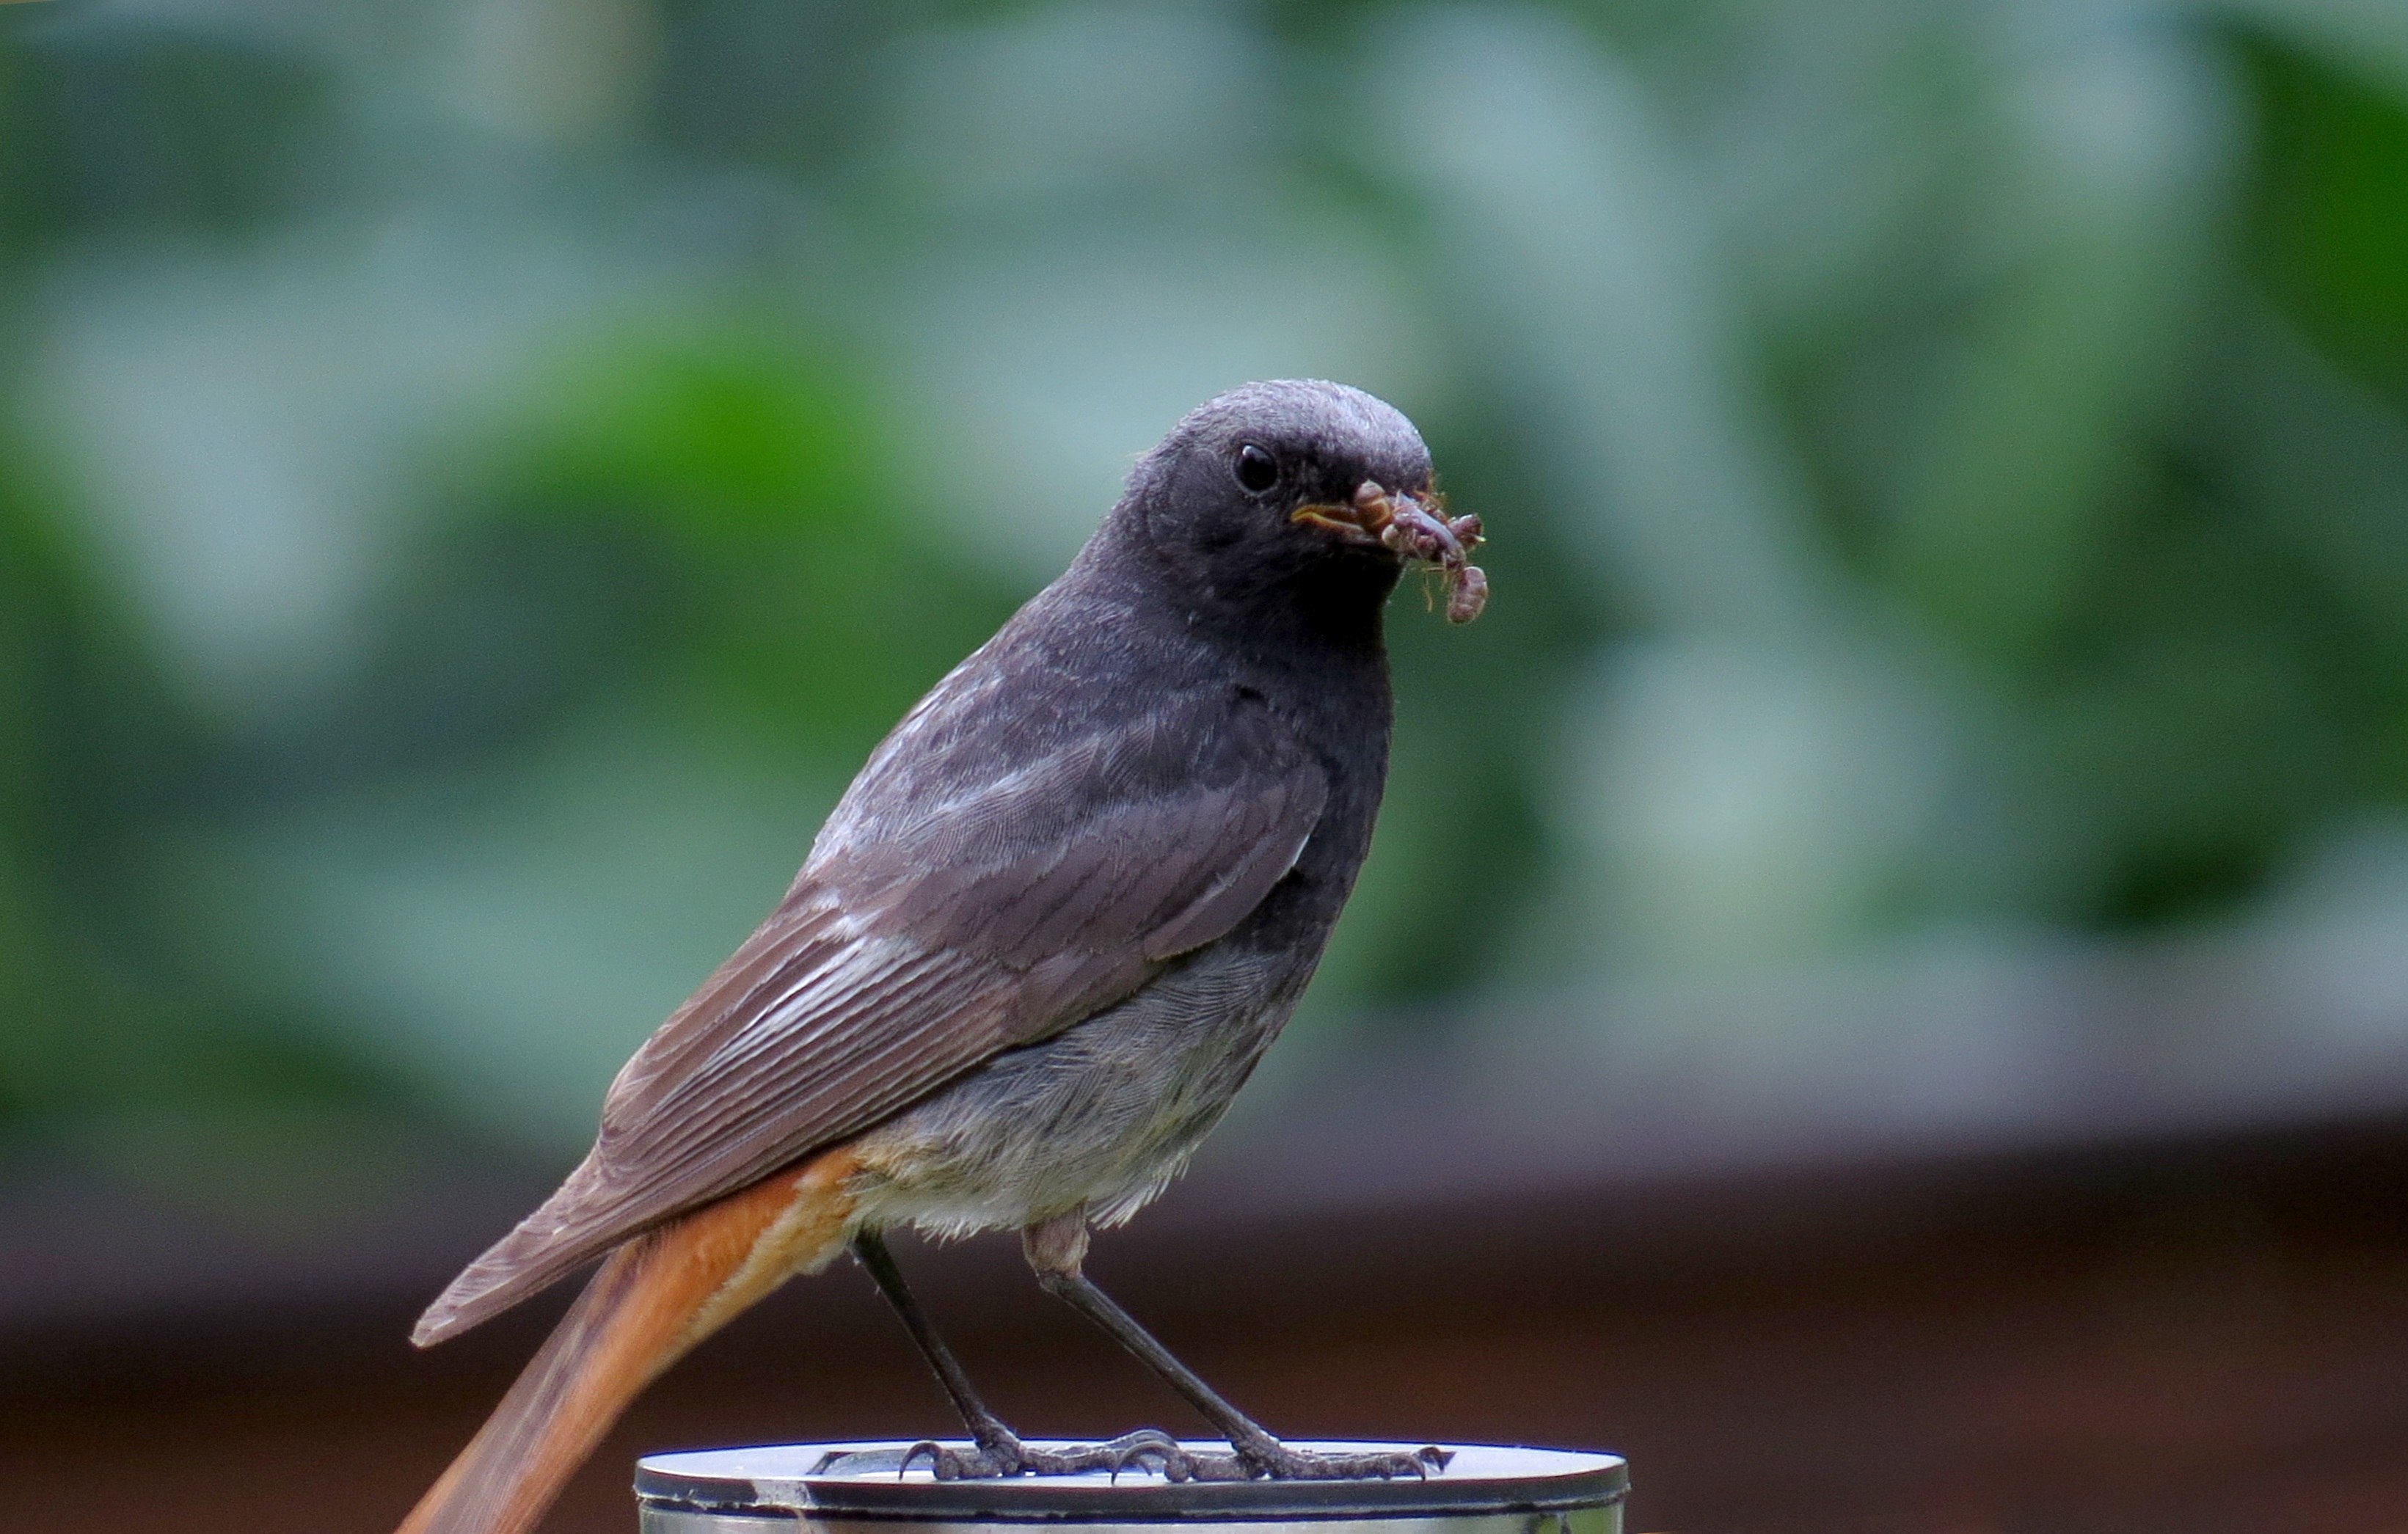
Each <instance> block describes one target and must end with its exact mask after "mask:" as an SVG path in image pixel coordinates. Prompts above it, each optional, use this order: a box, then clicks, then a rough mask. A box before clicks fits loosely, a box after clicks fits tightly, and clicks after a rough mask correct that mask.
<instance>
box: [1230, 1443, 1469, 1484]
mask: <svg viewBox="0 0 2408 1534" xmlns="http://www.w3.org/2000/svg"><path fill="white" fill-rule="evenodd" d="M1230 1451H1231V1452H1230V1454H1229V1455H1228V1456H1227V1457H1228V1458H1229V1459H1230V1460H1232V1461H1234V1462H1235V1463H1236V1464H1238V1465H1239V1466H1240V1467H1242V1468H1243V1471H1244V1474H1243V1476H1242V1477H1234V1478H1225V1477H1217V1476H1211V1475H1199V1476H1198V1477H1197V1479H1198V1480H1217V1479H1258V1480H1264V1481H1389V1480H1397V1479H1401V1478H1403V1477H1405V1476H1412V1477H1413V1478H1414V1479H1416V1480H1427V1479H1428V1478H1429V1477H1430V1476H1432V1475H1435V1474H1437V1473H1438V1472H1440V1471H1441V1470H1443V1469H1446V1466H1447V1461H1449V1460H1451V1459H1453V1458H1454V1457H1455V1455H1452V1454H1450V1453H1449V1452H1447V1451H1446V1450H1444V1449H1441V1448H1440V1447H1439V1446H1438V1445H1436V1444H1434V1443H1433V1444H1429V1445H1427V1446H1426V1447H1424V1448H1419V1449H1412V1450H1403V1449H1393V1450H1389V1449H1383V1450H1380V1451H1378V1452H1375V1453H1371V1454H1352V1455H1346V1454H1326V1453H1323V1452H1321V1451H1319V1450H1313V1449H1291V1448H1289V1447H1288V1446H1287V1445H1286V1444H1284V1443H1282V1442H1281V1441H1279V1440H1277V1439H1275V1438H1272V1437H1271V1436H1270V1435H1269V1434H1268V1433H1266V1434H1264V1435H1263V1436H1262V1437H1261V1438H1259V1439H1255V1438H1251V1437H1250V1438H1246V1439H1243V1440H1240V1441H1237V1442H1235V1443H1233V1444H1231V1446H1230ZM1213 1457H1215V1458H1218V1457H1220V1456H1218V1455H1215V1456H1213Z"/></svg>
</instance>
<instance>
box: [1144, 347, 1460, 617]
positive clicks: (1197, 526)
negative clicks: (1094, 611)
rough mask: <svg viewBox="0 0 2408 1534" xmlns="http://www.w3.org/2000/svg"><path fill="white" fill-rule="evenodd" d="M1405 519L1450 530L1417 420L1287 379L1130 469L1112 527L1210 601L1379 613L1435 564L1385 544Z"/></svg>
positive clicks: (1168, 440)
mask: <svg viewBox="0 0 2408 1534" xmlns="http://www.w3.org/2000/svg"><path fill="white" fill-rule="evenodd" d="M1407 515H1412V516H1418V517H1419V519H1420V520H1421V521H1422V522H1427V521H1429V520H1431V518H1432V517H1433V516H1437V518H1438V522H1439V524H1440V525H1441V529H1442V528H1443V527H1444V525H1445V524H1444V522H1443V518H1442V516H1441V515H1438V512H1437V502H1436V498H1435V497H1434V496H1433V495H1431V493H1430V459H1429V450H1428V449H1427V448H1426V447H1424V446H1423V445H1422V438H1421V434H1420V433H1419V432H1417V431H1415V430H1414V429H1413V423H1412V422H1410V421H1408V420H1406V419H1405V418H1404V416H1403V415H1402V414H1400V413H1399V412H1398V410H1397V409H1395V408H1394V407H1393V406H1390V405H1387V404H1384V403H1383V402H1382V401H1380V400H1377V399H1374V398H1372V397H1371V396H1370V395H1369V394H1365V393H1364V392H1363V391H1362V390H1360V389H1351V388H1348V387H1347V386H1346V385H1345V384H1342V383H1327V382H1324V381H1322V380H1317V379H1283V380H1277V381H1274V382H1269V383H1249V384H1247V385H1245V386H1244V387H1243V388H1240V389H1232V390H1230V391H1229V392H1228V393H1227V394H1222V395H1219V396H1218V397H1216V398H1214V399H1211V400H1208V401H1206V402H1205V403H1204V404H1202V405H1200V406H1198V407H1197V409H1194V410H1192V411H1190V412H1189V413H1188V415H1187V417H1186V419H1184V420H1183V421H1181V422H1180V423H1179V424H1178V425H1176V426H1174V427H1172V428H1171V431H1170V435H1169V436H1168V437H1164V438H1163V439H1162V443H1161V445H1160V446H1159V447H1156V448H1155V449H1154V451H1153V452H1149V453H1147V454H1146V455H1145V457H1144V458H1143V459H1141V460H1140V462H1139V464H1138V466H1137V467H1136V469H1135V470H1134V471H1132V472H1131V474H1130V475H1129V485H1128V494H1127V495H1125V496H1124V497H1123V498H1122V500H1121V503H1120V505H1119V506H1117V507H1115V508H1114V509H1113V511H1112V516H1111V521H1110V522H1109V523H1107V528H1108V530H1109V531H1110V532H1111V533H1113V534H1117V535H1119V537H1121V538H1130V537H1134V538H1138V539H1140V540H1141V541H1142V542H1143V543H1144V544H1145V545H1146V546H1148V547H1149V548H1150V549H1151V550H1152V551H1153V552H1154V554H1155V555H1156V556H1157V557H1159V558H1161V559H1163V560H1164V561H1165V562H1166V563H1168V565H1169V566H1171V567H1172V568H1173V569H1174V570H1175V571H1176V572H1177V575H1178V577H1179V579H1180V580H1181V581H1182V582H1183V584H1185V585H1187V586H1188V588H1189V589H1190V590H1193V591H1195V592H1197V594H1198V595H1200V596H1203V597H1205V598H1206V599H1208V600H1213V599H1217V600H1220V601H1236V602H1244V603H1254V602H1258V601H1262V600H1281V601H1288V600H1296V599H1302V600H1305V601H1307V602H1310V603H1312V604H1313V605H1315V606H1325V605H1327V604H1330V603H1345V604H1349V605H1361V604H1365V603H1368V604H1369V606H1371V607H1376V606H1377V605H1378V603H1379V602H1380V601H1381V600H1382V599H1383V598H1384V597H1385V596H1386V595H1387V593H1388V591H1389V589H1390V588H1391V587H1393V586H1394V585H1395V583H1396V580H1397V576H1398V572H1399V571H1400V570H1401V568H1402V567H1403V566H1404V563H1405V562H1406V560H1407V559H1409V558H1424V559H1428V558H1432V557H1433V556H1432V555H1431V553H1430V552H1428V551H1427V550H1426V549H1425V548H1423V547H1422V546H1420V545H1418V544H1415V543H1413V542H1412V541H1410V540H1407V539H1402V538H1398V537H1397V536H1395V535H1393V534H1391V535H1390V536H1388V537H1387V538H1384V539H1383V533H1387V532H1388V529H1389V524H1390V523H1391V522H1392V521H1399V520H1402V519H1403V517H1405V516H1407ZM1442 536H1443V534H1442V533H1441V537H1442ZM1460 558H1461V551H1460V550H1459V549H1458V550H1456V551H1455V562H1456V563H1457V564H1460Z"/></svg>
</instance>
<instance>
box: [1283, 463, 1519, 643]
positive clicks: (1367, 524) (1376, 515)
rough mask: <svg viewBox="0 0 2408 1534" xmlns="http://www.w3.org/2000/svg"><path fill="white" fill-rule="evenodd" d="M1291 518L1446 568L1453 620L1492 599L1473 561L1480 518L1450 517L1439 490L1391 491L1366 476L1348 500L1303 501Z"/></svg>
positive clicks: (1476, 612) (1463, 620)
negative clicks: (1328, 502) (1306, 503)
mask: <svg viewBox="0 0 2408 1534" xmlns="http://www.w3.org/2000/svg"><path fill="white" fill-rule="evenodd" d="M1288 520H1289V521H1290V522H1297V523H1307V524H1308V525H1311V526H1313V527H1319V528H1323V529H1326V531H1328V532H1331V533H1334V534H1336V535H1337V536H1338V537H1340V538H1344V539H1345V540H1346V541H1347V542H1349V543H1353V544H1358V545H1361V546H1363V547H1366V548H1370V547H1379V548H1385V549H1390V550H1393V551H1395V552H1397V553H1398V554H1401V555H1403V556H1404V557H1405V558H1406V559H1408V560H1411V561H1412V562H1413V563H1415V564H1419V565H1427V566H1435V567H1436V568H1438V569H1439V570H1441V571H1442V572H1444V574H1445V576H1446V583H1447V603H1446V616H1447V620H1448V622H1450V623H1457V624H1468V623H1469V622H1471V620H1472V619H1474V618H1477V617H1479V616H1480V609H1482V608H1483V607H1484V606H1485V605H1486V603H1487V600H1488V577H1487V576H1486V575H1485V574H1484V572H1483V571H1482V570H1481V568H1480V566H1477V565H1474V564H1471V563H1470V562H1469V556H1470V553H1471V551H1472V550H1474V549H1476V548H1478V547H1480V543H1481V536H1480V519H1479V518H1478V517H1476V516H1469V517H1450V516H1448V515H1447V514H1446V501H1445V499H1444V498H1443V497H1441V495H1439V494H1438V493H1437V492H1435V491H1429V492H1426V493H1424V494H1421V495H1415V494H1414V493H1412V492H1411V491H1391V490H1387V489H1384V488H1383V487H1382V486H1381V485H1380V484H1379V483H1378V482H1377V481H1375V480H1364V481H1363V482H1362V483H1361V484H1359V485H1357V486H1355V495H1354V498H1353V499H1352V500H1350V501H1348V502H1347V503H1346V504H1344V505H1342V506H1332V505H1326V504H1316V505H1312V506H1300V507H1298V508H1297V509H1295V510H1294V511H1291V512H1289V513H1288Z"/></svg>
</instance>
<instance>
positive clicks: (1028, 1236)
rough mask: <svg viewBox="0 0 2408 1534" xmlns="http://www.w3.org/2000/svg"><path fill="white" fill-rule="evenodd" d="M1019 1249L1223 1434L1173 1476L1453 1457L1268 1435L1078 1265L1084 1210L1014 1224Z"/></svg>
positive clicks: (1343, 1472)
mask: <svg viewBox="0 0 2408 1534" xmlns="http://www.w3.org/2000/svg"><path fill="white" fill-rule="evenodd" d="M1020 1239H1021V1250H1022V1251H1023V1252H1024V1253H1025V1254H1026V1255H1027V1258H1028V1266H1029V1267H1030V1268H1031V1269H1035V1270H1036V1273H1037V1282H1038V1283H1039V1284H1040V1285H1041V1286H1043V1288H1044V1290H1045V1292H1046V1293H1047V1294H1050V1295H1052V1296H1054V1297H1055V1298H1057V1299H1060V1300H1062V1301H1064V1302H1065V1303H1067V1304H1068V1305H1069V1306H1070V1308H1071V1309H1072V1310H1075V1311H1077V1312H1079V1313H1080V1314H1081V1315H1083V1316H1085V1317H1086V1318H1087V1319H1088V1320H1090V1321H1092V1322H1094V1323H1095V1324H1096V1325H1097V1326H1100V1327H1102V1328H1103V1329H1104V1331H1105V1332H1107V1333H1108V1334H1110V1335H1111V1338H1112V1340H1114V1341H1116V1342H1118V1343H1120V1345H1121V1346H1123V1347H1125V1348H1126V1349H1128V1350H1129V1352H1131V1353H1133V1354H1135V1355H1137V1356H1138V1359H1139V1361H1140V1362H1141V1363H1143V1364H1144V1365H1145V1366H1146V1368H1148V1369H1152V1370H1154V1373H1155V1375H1156V1376H1158V1377H1159V1378H1160V1379H1161V1380H1162V1382H1163V1383H1165V1384H1167V1385H1168V1386H1170V1388H1171V1389H1173V1390H1175V1391H1177V1392H1178V1393H1179V1394H1180V1396H1181V1397H1182V1398H1184V1399H1185V1400H1186V1402H1187V1404H1188V1405H1190V1406H1193V1407H1194V1408H1196V1410H1197V1412H1201V1413H1203V1416H1204V1419H1205V1420H1206V1421H1208V1422H1210V1423H1211V1425H1212V1426H1215V1427H1217V1428H1219V1429H1220V1430H1221V1433H1222V1435H1223V1436H1224V1437H1226V1439H1228V1441H1229V1448H1230V1450H1231V1453H1230V1455H1228V1456H1227V1457H1226V1458H1224V1457H1223V1456H1220V1455H1194V1454H1188V1455H1183V1457H1184V1459H1185V1460H1186V1463H1185V1464H1183V1465H1179V1466H1176V1467H1168V1466H1167V1467H1166V1469H1168V1470H1169V1471H1170V1473H1172V1474H1173V1475H1174V1476H1175V1477H1176V1478H1177V1479H1181V1480H1184V1479H1187V1478H1189V1477H1194V1478H1196V1479H1198V1480H1207V1481H1221V1480H1247V1479H1252V1478H1254V1477H1264V1478H1268V1479H1271V1480H1279V1481H1352V1480H1360V1479H1365V1478H1369V1477H1387V1476H1398V1475H1412V1476H1426V1475H1428V1474H1429V1473H1430V1472H1432V1471H1433V1470H1442V1469H1445V1468H1446V1462H1447V1460H1448V1459H1450V1458H1451V1457H1453V1456H1452V1455H1449V1454H1448V1453H1447V1452H1446V1451H1445V1450H1443V1449H1440V1448H1438V1447H1436V1446H1435V1445H1433V1446H1431V1447H1429V1448H1425V1449H1418V1450H1415V1451H1413V1452H1412V1453H1410V1454H1407V1453H1402V1452H1398V1453H1393V1454H1365V1455H1331V1454H1314V1453H1309V1452H1306V1451H1304V1450H1299V1449H1291V1448H1289V1447H1288V1446H1287V1445H1286V1444H1284V1443H1282V1442H1281V1441H1279V1440H1278V1439H1275V1438H1273V1437H1272V1436H1271V1435H1270V1434H1269V1432H1267V1431H1265V1430H1264V1428H1263V1427H1262V1426H1260V1425H1259V1424H1257V1423H1255V1422H1254V1420H1253V1419H1252V1418H1250V1417H1248V1416H1247V1415H1246V1414H1245V1413H1244V1412H1240V1411H1239V1410H1238V1409H1237V1408H1236V1407H1234V1406H1232V1405H1230V1404H1229V1403H1228V1401H1226V1399H1224V1398H1222V1396H1221V1393H1220V1392H1219V1391H1217V1390H1214V1389H1213V1388H1212V1387H1211V1385H1209V1384H1206V1383H1204V1381H1203V1379H1202V1378H1201V1377H1200V1376H1199V1375H1197V1372H1196V1371H1195V1370H1194V1369H1189V1368H1188V1367H1187V1366H1186V1365H1185V1364H1183V1363H1181V1362H1180V1361H1179V1360H1178V1359H1177V1358H1176V1357H1174V1356H1173V1355H1172V1354H1171V1352H1170V1350H1169V1349H1168V1348H1166V1347H1164V1346H1163V1345H1162V1344H1161V1343H1160V1342H1158V1341H1156V1340H1154V1335H1153V1334H1152V1333H1151V1332H1148V1331H1147V1330H1146V1329H1145V1328H1144V1327H1143V1326H1139V1325H1138V1323H1137V1318H1136V1317H1134V1316H1132V1315H1130V1314H1129V1313H1128V1312H1126V1311H1125V1310H1122V1309H1121V1308H1120V1305H1119V1303H1118V1302H1117V1301H1115V1300H1114V1299H1113V1298H1112V1297H1111V1296H1110V1295H1108V1294H1106V1293H1104V1292H1103V1290H1101V1289H1099V1288H1097V1286H1096V1281H1095V1280H1093V1279H1091V1278H1089V1277H1087V1275H1086V1274H1085V1272H1083V1271H1082V1264H1083V1263H1084V1261H1085V1260H1086V1255H1087V1217H1086V1211H1084V1210H1073V1211H1070V1212H1069V1213H1068V1214H1061V1215H1055V1216H1054V1217H1053V1218H1052V1219H1049V1220H1043V1221H1040V1222H1039V1223H1038V1224H1036V1225H1033V1226H1029V1227H1028V1228H1027V1229H1025V1230H1024V1231H1022V1232H1021V1238H1020Z"/></svg>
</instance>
